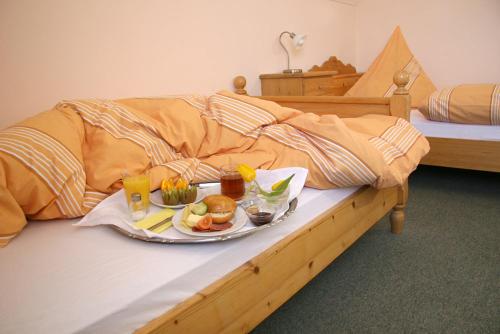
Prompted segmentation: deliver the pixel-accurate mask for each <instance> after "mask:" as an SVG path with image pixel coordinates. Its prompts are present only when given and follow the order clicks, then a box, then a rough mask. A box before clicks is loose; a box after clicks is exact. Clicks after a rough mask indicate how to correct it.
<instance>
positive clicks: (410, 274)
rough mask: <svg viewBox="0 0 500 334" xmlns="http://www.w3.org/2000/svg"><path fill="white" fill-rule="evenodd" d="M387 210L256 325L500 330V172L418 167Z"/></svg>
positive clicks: (279, 329)
mask: <svg viewBox="0 0 500 334" xmlns="http://www.w3.org/2000/svg"><path fill="white" fill-rule="evenodd" d="M406 212H407V219H406V225H405V230H404V232H403V234H402V235H401V236H395V235H393V234H391V233H389V222H388V218H387V217H386V218H384V219H383V220H382V221H381V222H379V223H378V224H377V225H375V226H374V227H373V228H372V229H371V230H370V231H368V232H367V233H366V234H365V235H364V236H363V237H362V238H361V239H360V240H358V242H357V243H355V244H354V245H353V246H352V247H351V248H349V249H348V250H347V251H346V252H345V253H344V254H342V255H341V256H340V257H339V258H337V259H336V260H335V261H334V262H333V263H332V264H331V265H330V266H329V267H327V268H326V269H325V270H324V271H323V272H321V273H320V274H319V275H318V276H317V277H316V278H315V279H314V280H312V281H311V282H310V283H309V284H308V285H307V286H305V287H304V288H303V289H302V290H301V291H299V292H298V293H297V294H296V295H295V296H294V297H293V298H292V299H290V300H289V301H288V302H287V303H285V304H284V305H283V306H282V307H280V308H279V309H278V310H277V311H276V312H275V313H274V314H272V315H271V316H270V317H269V318H267V319H266V320H265V321H264V322H263V323H261V324H260V325H259V326H258V327H257V328H256V329H255V330H254V333H256V334H257V333H500V173H496V174H495V173H486V172H473V171H464V170H457V169H447V168H436V167H419V169H418V170H417V171H416V172H414V173H413V174H412V176H411V177H410V201H409V205H408V207H407V211H406Z"/></svg>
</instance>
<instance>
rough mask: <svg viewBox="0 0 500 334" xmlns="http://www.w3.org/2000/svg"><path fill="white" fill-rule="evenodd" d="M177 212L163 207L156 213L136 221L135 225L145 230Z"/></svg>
mask: <svg viewBox="0 0 500 334" xmlns="http://www.w3.org/2000/svg"><path fill="white" fill-rule="evenodd" d="M174 214H175V211H174V210H172V209H169V208H166V209H163V210H161V211H158V212H157V213H154V214H152V215H150V216H148V217H146V218H144V219H142V220H139V221H138V222H136V223H134V226H135V227H137V228H141V229H144V230H147V229H149V228H151V227H152V226H154V225H156V224H158V223H159V222H161V221H162V220H165V219H168V218H170V217H172V216H173V215H174Z"/></svg>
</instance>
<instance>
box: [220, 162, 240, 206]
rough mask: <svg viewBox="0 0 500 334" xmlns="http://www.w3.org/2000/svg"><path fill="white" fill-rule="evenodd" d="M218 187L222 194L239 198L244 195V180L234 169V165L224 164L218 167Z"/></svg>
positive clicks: (235, 198)
mask: <svg viewBox="0 0 500 334" xmlns="http://www.w3.org/2000/svg"><path fill="white" fill-rule="evenodd" d="M220 188H221V193H222V195H226V196H228V197H231V198H232V199H234V200H239V199H240V198H242V197H243V196H244V195H245V181H244V180H243V177H242V176H241V174H240V173H239V172H238V171H237V170H236V165H224V166H222V167H221V169H220Z"/></svg>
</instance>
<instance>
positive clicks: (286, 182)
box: [255, 174, 295, 197]
mask: <svg viewBox="0 0 500 334" xmlns="http://www.w3.org/2000/svg"><path fill="white" fill-rule="evenodd" d="M294 176H295V174H292V175H290V176H289V177H287V178H286V179H285V180H284V181H283V182H282V183H281V184H280V185H279V187H278V188H276V190H273V191H271V192H267V191H265V190H264V189H262V188H261V187H260V185H259V183H258V182H257V180H256V181H255V183H256V184H257V188H259V193H261V194H262V195H264V196H267V197H273V196H279V195H281V194H283V193H284V192H285V190H286V188H288V185H289V184H290V181H291V180H292V178H293V177H294Z"/></svg>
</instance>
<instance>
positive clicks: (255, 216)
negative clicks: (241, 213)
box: [243, 200, 276, 226]
mask: <svg viewBox="0 0 500 334" xmlns="http://www.w3.org/2000/svg"><path fill="white" fill-rule="evenodd" d="M243 209H244V210H245V213H246V214H247V216H248V219H250V221H251V222H252V223H254V224H255V225H257V226H260V225H265V224H269V223H270V222H272V221H273V219H274V215H275V214H276V211H275V210H274V209H273V208H272V207H269V206H267V205H265V203H264V202H263V201H259V200H252V201H247V202H246V203H244V205H243Z"/></svg>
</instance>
